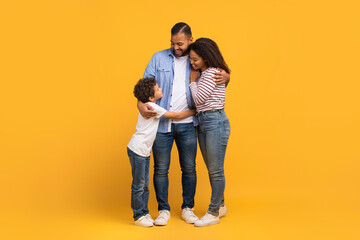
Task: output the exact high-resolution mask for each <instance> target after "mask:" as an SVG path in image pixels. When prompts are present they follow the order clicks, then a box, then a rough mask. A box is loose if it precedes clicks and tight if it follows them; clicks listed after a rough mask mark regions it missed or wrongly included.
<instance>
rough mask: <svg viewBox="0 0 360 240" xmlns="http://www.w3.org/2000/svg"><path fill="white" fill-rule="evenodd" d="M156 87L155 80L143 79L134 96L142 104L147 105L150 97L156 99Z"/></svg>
mask: <svg viewBox="0 0 360 240" xmlns="http://www.w3.org/2000/svg"><path fill="white" fill-rule="evenodd" d="M155 85H156V80H155V78H142V79H140V80H139V81H138V82H137V84H136V85H135V88H134V96H135V97H136V98H137V99H138V100H139V101H141V102H143V103H146V102H148V101H149V98H150V97H154V95H155V90H154V87H155Z"/></svg>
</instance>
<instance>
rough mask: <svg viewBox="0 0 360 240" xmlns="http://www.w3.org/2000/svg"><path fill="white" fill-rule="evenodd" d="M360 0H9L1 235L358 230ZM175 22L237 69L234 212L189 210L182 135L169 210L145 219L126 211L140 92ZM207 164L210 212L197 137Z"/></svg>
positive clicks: (232, 113) (283, 234) (347, 233)
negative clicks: (152, 222) (217, 217)
mask: <svg viewBox="0 0 360 240" xmlns="http://www.w3.org/2000/svg"><path fill="white" fill-rule="evenodd" d="M359 10H360V9H359V4H358V1H355V0H354V1H349V0H343V1H331V0H330V1H320V0H319V1H316V0H313V1H308V0H302V1H301V0H288V1H286V0H252V1H250V0H237V1H235V0H233V1H229V0H223V1H214V0H208V1H203V0H198V1H178V2H176V1H175V2H174V1H156V0H155V1H115V0H113V1H110V0H103V1H101V0H63V1H60V0H43V1H41V0H34V1H17V0H14V1H10V0H0V79H1V85H0V104H1V108H0V121H1V124H0V136H1V145H0V148H1V149H0V150H1V151H0V154H1V155H0V159H1V167H0V169H1V170H0V183H1V188H0V190H1V197H0V216H1V217H0V238H1V239H141V238H143V239H145V238H146V239H190V238H191V239H200V238H201V239H205V238H206V239H244V240H245V239H246V240H248V239H249V240H252V239H347V240H348V239H360V233H359V230H357V228H358V226H359V225H360V187H359V182H360V177H359V172H360V150H359V143H360V137H359V136H360V127H359V122H360V97H359V95H360V94H359V92H360V91H359V90H360V83H359V80H360V73H359V62H360V61H359V56H360V47H359V42H360V37H359V27H360V24H359V23H360V17H359ZM179 21H185V22H187V23H188V24H189V25H190V26H191V27H192V31H193V36H194V38H195V39H196V38H198V37H209V38H212V39H213V40H215V41H216V42H217V43H218V44H219V47H220V49H221V50H222V53H223V55H224V57H225V59H226V60H227V62H228V64H229V66H230V68H231V70H232V74H231V82H230V85H229V87H228V88H227V89H226V91H227V93H226V94H227V99H226V112H227V114H228V117H229V119H230V123H231V128H232V130H231V131H232V132H231V136H230V140H229V145H228V151H227V156H226V161H225V168H226V170H225V172H226V181H227V185H226V195H225V197H226V204H227V207H228V210H229V212H228V214H227V215H226V217H224V218H222V219H221V223H220V224H218V225H216V226H212V227H208V228H195V227H193V226H191V225H187V224H185V223H184V222H183V221H181V220H180V205H181V187H180V183H181V181H180V171H179V163H178V158H177V152H176V149H174V151H173V155H172V156H173V157H172V164H171V169H170V197H169V200H170V204H171V207H172V212H171V213H172V218H171V220H170V222H169V225H168V226H166V227H154V228H151V229H145V228H140V227H135V226H133V221H132V211H131V209H130V185H131V175H130V164H129V160H128V157H127V154H126V144H127V143H128V141H129V139H130V137H131V135H132V134H133V133H134V131H135V125H136V121H137V114H138V112H137V108H136V100H135V98H134V97H133V95H132V90H133V87H134V84H135V83H136V81H137V80H138V79H139V78H141V77H142V74H143V72H144V69H145V67H146V65H147V63H148V61H149V60H150V58H151V56H152V54H153V53H155V52H156V51H159V50H163V49H166V48H168V47H169V46H170V29H171V27H172V26H173V25H174V24H175V23H176V22H179ZM197 166H198V168H197V170H198V188H197V195H196V206H195V209H196V210H195V212H196V214H197V215H198V216H202V215H203V214H204V213H205V211H206V209H207V205H208V204H209V199H210V187H209V181H208V177H207V172H206V169H205V167H204V163H203V161H202V158H201V154H200V151H199V152H198V157H197ZM150 172H151V176H152V170H151V171H150ZM150 186H151V188H150V191H151V193H150V201H149V207H150V213H151V214H152V215H153V216H155V217H156V216H157V204H156V200H155V195H154V190H153V186H152V180H151V182H150Z"/></svg>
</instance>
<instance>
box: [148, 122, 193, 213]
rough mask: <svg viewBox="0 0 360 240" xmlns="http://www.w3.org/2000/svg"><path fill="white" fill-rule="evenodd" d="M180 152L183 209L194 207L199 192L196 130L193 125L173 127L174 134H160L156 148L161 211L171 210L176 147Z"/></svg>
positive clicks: (184, 124) (158, 198) (156, 172)
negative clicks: (173, 154) (173, 150)
mask: <svg viewBox="0 0 360 240" xmlns="http://www.w3.org/2000/svg"><path fill="white" fill-rule="evenodd" d="M174 140H175V143H176V146H177V148H178V151H179V160H180V166H181V171H182V191H183V194H182V196H183V204H182V206H181V208H182V209H184V208H193V207H194V197H195V189H196V164H195V159H196V149H197V139H196V127H195V126H194V124H193V123H176V124H174V123H172V124H171V132H168V133H159V132H158V133H157V135H156V139H155V142H154V145H153V155H154V187H155V192H156V199H157V201H158V210H169V211H170V205H169V202H168V189H169V178H168V174H169V167H170V156H171V149H172V146H173V143H174Z"/></svg>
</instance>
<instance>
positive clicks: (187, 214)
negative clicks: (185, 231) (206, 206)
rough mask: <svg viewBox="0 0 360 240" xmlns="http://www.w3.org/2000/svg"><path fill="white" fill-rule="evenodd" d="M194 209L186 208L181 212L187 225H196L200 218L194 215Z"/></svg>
mask: <svg viewBox="0 0 360 240" xmlns="http://www.w3.org/2000/svg"><path fill="white" fill-rule="evenodd" d="M193 210H194V209H191V208H184V209H183V210H182V212H181V218H182V219H183V220H185V222H186V223H194V222H195V221H196V220H199V218H198V217H197V216H196V215H195V214H194V212H193Z"/></svg>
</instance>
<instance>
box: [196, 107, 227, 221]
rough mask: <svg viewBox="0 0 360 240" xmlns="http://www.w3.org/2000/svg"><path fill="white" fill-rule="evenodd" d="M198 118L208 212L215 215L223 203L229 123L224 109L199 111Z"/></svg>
mask: <svg viewBox="0 0 360 240" xmlns="http://www.w3.org/2000/svg"><path fill="white" fill-rule="evenodd" d="M198 119H199V126H198V138H199V145H200V150H201V153H202V155H203V158H204V161H205V164H206V167H207V169H208V173H209V179H210V184H211V203H210V205H209V209H208V212H209V213H211V214H213V215H215V216H217V215H218V214H219V208H220V206H221V205H223V204H224V190H225V175H224V159H225V151H226V147H227V143H228V139H229V136H230V123H229V119H228V118H227V116H226V114H225V111H224V109H221V110H215V111H206V112H200V113H199V114H198Z"/></svg>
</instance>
